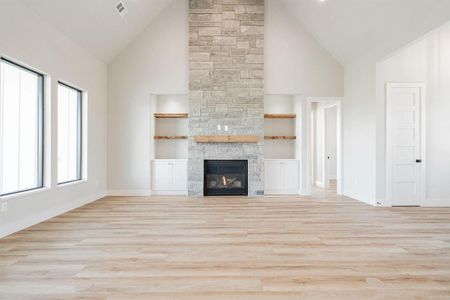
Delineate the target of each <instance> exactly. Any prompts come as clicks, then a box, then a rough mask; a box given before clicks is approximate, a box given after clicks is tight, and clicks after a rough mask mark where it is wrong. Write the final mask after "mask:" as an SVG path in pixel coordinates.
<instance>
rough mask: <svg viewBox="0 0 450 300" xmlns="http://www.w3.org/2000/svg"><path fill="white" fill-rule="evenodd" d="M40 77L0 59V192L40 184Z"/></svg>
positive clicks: (41, 111) (41, 152)
mask: <svg viewBox="0 0 450 300" xmlns="http://www.w3.org/2000/svg"><path fill="white" fill-rule="evenodd" d="M43 106H44V78H43V76H42V75H41V74H39V73H36V72H34V71H31V70H29V69H27V68H25V67H22V66H19V65H17V64H15V63H12V62H10V61H8V60H6V59H3V58H2V59H0V117H1V118H0V169H1V170H0V175H1V178H0V195H1V196H5V195H9V194H14V193H18V192H23V191H28V190H32V189H37V188H42V187H43V167H42V166H43V148H44V146H43V135H44V131H43V129H44V121H43V120H44V107H43Z"/></svg>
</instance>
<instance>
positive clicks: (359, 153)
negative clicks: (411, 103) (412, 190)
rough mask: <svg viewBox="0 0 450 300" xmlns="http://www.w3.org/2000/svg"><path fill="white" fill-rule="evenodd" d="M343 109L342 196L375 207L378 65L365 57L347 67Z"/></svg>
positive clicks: (370, 58)
mask: <svg viewBox="0 0 450 300" xmlns="http://www.w3.org/2000/svg"><path fill="white" fill-rule="evenodd" d="M344 89H345V99H344V103H343V107H342V128H343V129H342V135H343V137H342V139H343V146H342V153H343V191H342V192H343V194H344V195H346V196H349V197H351V198H354V199H357V200H360V201H363V202H366V203H368V204H372V205H375V203H376V200H375V199H376V197H375V184H376V182H375V177H376V176H375V172H376V151H375V149H376V138H375V137H376V136H375V135H376V124H375V118H376V114H375V108H376V105H375V64H374V60H373V58H372V57H363V58H361V59H359V60H356V61H354V62H353V63H351V64H349V65H347V66H346V67H345V84H344Z"/></svg>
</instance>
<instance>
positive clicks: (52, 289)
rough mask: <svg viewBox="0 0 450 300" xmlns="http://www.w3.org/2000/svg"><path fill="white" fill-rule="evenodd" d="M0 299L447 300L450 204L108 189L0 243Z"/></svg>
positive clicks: (329, 194) (324, 195) (330, 195)
mask: <svg viewBox="0 0 450 300" xmlns="http://www.w3.org/2000/svg"><path fill="white" fill-rule="evenodd" d="M0 298H1V299H8V300H10V299H11V300H12V299H46V300H47V299H347V300H348V299H450V210H449V209H430V208H395V209H391V208H374V207H370V206H367V205H365V204H362V203H358V202H356V201H353V200H351V199H348V198H343V197H337V196H335V195H334V194H333V193H332V192H330V191H326V192H322V193H316V194H315V195H314V196H313V197H304V198H301V197H289V198H283V197H273V198H272V197H265V198H244V197H242V198H239V197H236V198H205V199H198V198H197V199H188V198H183V197H177V198H169V197H154V198H132V197H130V198H125V197H111V198H105V199H102V200H99V201H97V202H95V203H92V204H90V205H87V206H85V207H82V208H80V209H77V210H74V211H72V212H70V213H66V214H64V215H62V216H60V217H57V218H54V219H51V220H49V221H47V222H45V223H42V224H39V225H37V226H34V227H32V228H30V229H28V230H25V231H22V232H20V233H17V234H14V235H12V236H10V237H7V238H5V239H2V240H0Z"/></svg>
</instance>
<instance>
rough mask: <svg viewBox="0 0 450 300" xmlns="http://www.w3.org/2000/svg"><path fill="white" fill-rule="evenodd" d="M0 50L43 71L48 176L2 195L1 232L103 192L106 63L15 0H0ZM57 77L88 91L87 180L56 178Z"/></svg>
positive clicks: (20, 227) (81, 202)
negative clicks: (41, 184) (34, 186)
mask: <svg viewBox="0 0 450 300" xmlns="http://www.w3.org/2000/svg"><path fill="white" fill-rule="evenodd" d="M0 55H2V56H6V57H7V58H10V59H13V60H15V61H17V62H19V63H22V64H25V65H27V66H29V67H31V68H34V69H36V70H38V71H40V72H42V73H44V75H46V88H50V89H47V90H46V93H45V98H46V99H45V101H46V124H45V125H44V126H45V127H46V128H45V132H46V133H47V134H46V137H45V139H46V144H45V145H44V147H45V152H46V158H47V160H46V161H47V163H46V164H45V172H46V176H45V178H46V179H47V178H48V177H51V180H47V182H46V183H45V184H46V186H48V187H46V188H45V189H42V190H36V191H33V192H29V193H22V194H17V195H15V196H13V197H12V198H10V197H6V198H3V199H2V202H3V201H7V202H8V211H7V212H3V213H1V214H0V237H1V236H4V235H7V234H10V233H13V232H15V231H18V230H21V229H23V228H26V227H28V226H31V225H33V224H36V223H39V222H41V221H44V220H46V219H48V218H51V217H54V216H56V215H59V214H61V213H64V212H66V211H68V210H70V209H73V208H76V207H79V206H82V205H84V204H86V203H88V202H90V201H94V200H97V199H98V198H101V197H102V196H104V195H105V193H104V192H105V190H106V168H107V165H106V134H107V127H106V125H107V124H106V111H107V108H106V106H107V68H106V65H105V64H104V63H102V62H100V61H99V60H97V59H96V58H94V57H93V56H92V55H90V54H89V53H87V52H86V51H85V50H84V49H82V48H81V47H80V46H78V45H77V44H75V43H73V42H72V41H71V40H69V39H68V38H67V37H65V36H64V35H62V34H61V33H60V32H58V31H57V30H56V29H54V28H53V27H51V26H50V25H49V24H48V23H46V22H44V21H42V20H41V19H40V18H39V17H37V16H36V15H35V14H33V13H32V12H31V11H30V10H29V9H28V8H26V7H25V6H24V5H22V4H21V3H20V2H19V1H0ZM58 80H62V81H65V82H67V83H70V84H73V85H75V86H77V87H80V88H82V89H83V90H85V91H86V92H87V94H88V108H87V111H88V119H87V128H88V134H87V135H88V141H87V143H88V153H87V160H88V162H87V164H88V170H87V180H86V181H84V182H79V183H74V184H70V185H65V186H58V185H57V179H56V174H57V162H58V157H57V126H56V124H57V97H56V95H57V83H58ZM47 121H51V124H50V123H49V122H47ZM49 173H50V175H51V176H47V174H49Z"/></svg>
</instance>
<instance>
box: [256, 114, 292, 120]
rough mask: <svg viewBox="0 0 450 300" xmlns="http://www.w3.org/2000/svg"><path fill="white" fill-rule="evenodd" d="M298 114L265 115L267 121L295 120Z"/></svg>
mask: <svg viewBox="0 0 450 300" xmlns="http://www.w3.org/2000/svg"><path fill="white" fill-rule="evenodd" d="M296 117H297V115H296V114H264V118H266V119H295V118H296Z"/></svg>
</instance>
